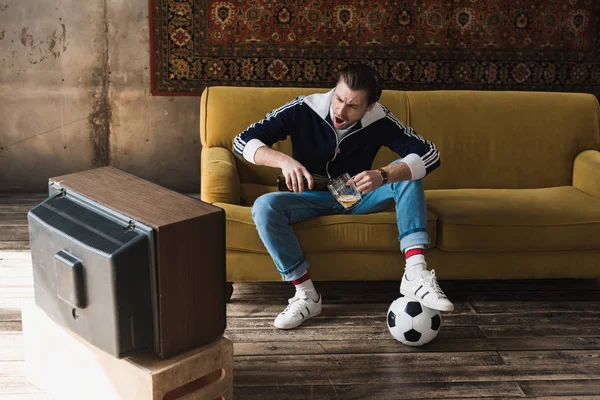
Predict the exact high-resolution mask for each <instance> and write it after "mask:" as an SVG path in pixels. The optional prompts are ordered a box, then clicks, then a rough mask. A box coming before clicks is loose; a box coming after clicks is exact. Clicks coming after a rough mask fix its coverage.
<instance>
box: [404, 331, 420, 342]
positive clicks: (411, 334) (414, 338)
mask: <svg viewBox="0 0 600 400" xmlns="http://www.w3.org/2000/svg"><path fill="white" fill-rule="evenodd" d="M404 337H405V338H406V340H408V341H409V342H418V341H419V339H421V334H420V333H419V332H417V331H415V330H414V329H411V330H410V331H408V332H404Z"/></svg>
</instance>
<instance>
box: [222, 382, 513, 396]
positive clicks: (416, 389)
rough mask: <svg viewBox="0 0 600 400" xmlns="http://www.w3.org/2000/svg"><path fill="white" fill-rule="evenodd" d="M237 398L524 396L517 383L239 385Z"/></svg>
mask: <svg viewBox="0 0 600 400" xmlns="http://www.w3.org/2000/svg"><path fill="white" fill-rule="evenodd" d="M282 379H285V378H282ZM233 396H234V398H236V399H244V400H255V399H257V400H264V399H266V398H271V399H286V400H306V399H311V400H331V399H343V400H363V399H370V400H390V399H398V400H399V399H419V398H423V399H425V398H434V399H448V398H494V397H501V396H503V397H523V392H522V391H521V389H520V388H519V386H518V385H517V384H516V383H514V382H469V383H454V382H450V383H417V384H391V383H382V384H374V385H361V384H356V385H348V384H343V383H339V384H338V383H326V384H323V385H310V386H299V385H296V386H279V385H277V386H265V387H237V386H236V387H234V390H233Z"/></svg>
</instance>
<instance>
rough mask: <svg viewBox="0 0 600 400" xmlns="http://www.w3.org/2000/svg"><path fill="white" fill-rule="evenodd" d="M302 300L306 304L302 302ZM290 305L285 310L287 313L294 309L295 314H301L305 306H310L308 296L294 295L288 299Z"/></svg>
mask: <svg viewBox="0 0 600 400" xmlns="http://www.w3.org/2000/svg"><path fill="white" fill-rule="evenodd" d="M302 300H303V301H304V304H302ZM288 303H289V304H288V306H287V307H286V308H285V310H283V313H287V312H288V311H292V312H293V314H299V313H301V312H302V309H303V307H308V304H307V303H308V298H306V297H297V296H294V297H292V298H291V299H289V300H288Z"/></svg>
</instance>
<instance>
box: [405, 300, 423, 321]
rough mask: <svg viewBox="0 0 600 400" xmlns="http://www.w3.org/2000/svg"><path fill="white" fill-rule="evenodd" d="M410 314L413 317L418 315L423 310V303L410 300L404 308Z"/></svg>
mask: <svg viewBox="0 0 600 400" xmlns="http://www.w3.org/2000/svg"><path fill="white" fill-rule="evenodd" d="M404 311H406V313H407V314H408V315H410V316H411V317H413V318H414V317H416V316H417V315H419V314H421V313H422V312H423V307H421V303H419V302H418V301H409V302H408V303H406V308H405V309H404Z"/></svg>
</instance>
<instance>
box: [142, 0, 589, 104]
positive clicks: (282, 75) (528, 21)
mask: <svg viewBox="0 0 600 400" xmlns="http://www.w3.org/2000/svg"><path fill="white" fill-rule="evenodd" d="M149 2H150V32H151V34H150V36H151V37H150V43H151V66H152V93H153V94H155V95H175V94H187V95H199V94H201V92H202V90H203V89H204V88H205V87H206V86H215V85H232V86H304V87H331V86H333V85H334V82H335V76H336V73H337V71H338V70H339V69H340V68H341V67H342V66H343V65H345V64H346V63H348V62H357V61H360V62H365V63H368V64H370V65H371V66H373V67H374V68H375V69H376V70H377V71H378V72H379V73H380V75H381V76H382V77H383V79H384V87H385V88H387V89H406V90H423V89H425V90H435V89H478V90H539V91H567V92H588V93H595V94H596V96H599V95H600V0H543V1H542V0H486V1H484V0H420V1H392V0H390V1H385V0H380V1H367V0H347V1H328V0H311V1H309V0H296V1H291V0H285V1H274V0H250V1H241V0H230V1H223V0H219V1H214V0H149Z"/></svg>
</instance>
